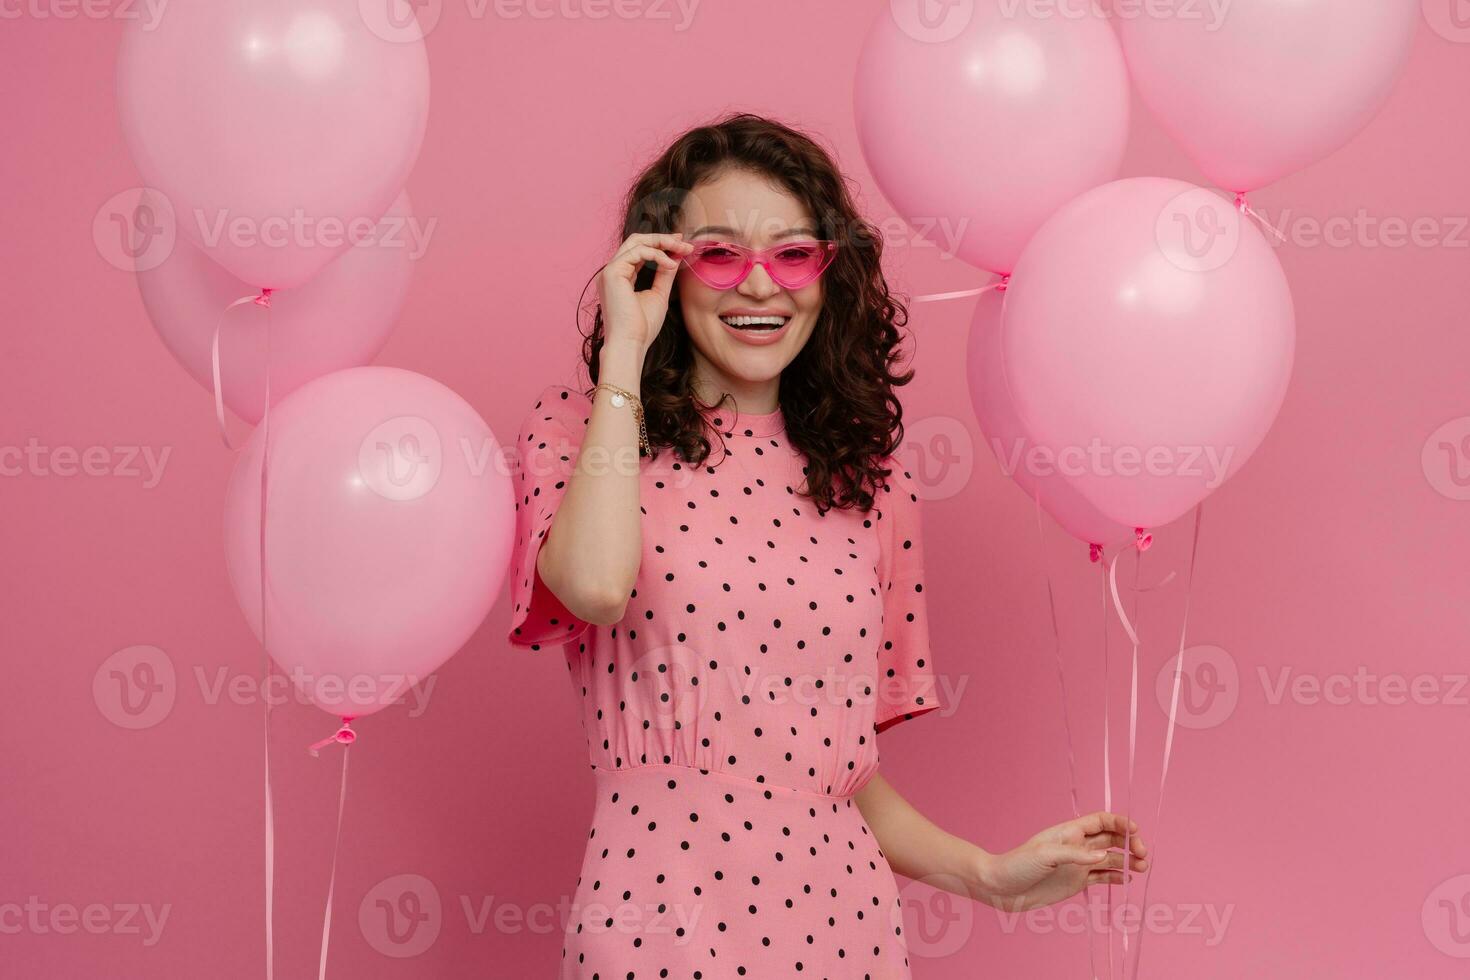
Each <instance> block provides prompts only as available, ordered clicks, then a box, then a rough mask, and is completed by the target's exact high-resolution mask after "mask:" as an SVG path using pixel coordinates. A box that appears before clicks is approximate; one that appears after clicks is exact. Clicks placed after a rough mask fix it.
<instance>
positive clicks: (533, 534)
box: [508, 385, 592, 650]
mask: <svg viewBox="0 0 1470 980" xmlns="http://www.w3.org/2000/svg"><path fill="white" fill-rule="evenodd" d="M591 415H592V403H591V401H590V400H589V399H588V398H587V396H586V395H584V394H582V393H581V392H579V391H575V390H573V389H571V388H567V387H566V386H564V385H549V386H547V387H546V388H545V389H544V390H543V391H542V392H541V396H540V398H539V399H538V400H537V401H536V405H535V407H534V408H532V409H531V411H530V413H529V414H528V415H527V416H526V418H525V420H524V421H523V422H522V423H521V431H520V436H519V438H518V439H517V441H516V452H515V453H513V454H512V459H511V461H510V464H509V465H510V468H511V478H512V482H513V486H514V487H515V499H516V538H515V547H514V549H513V551H512V556H511V571H510V575H511V577H510V582H511V601H512V606H511V619H510V632H509V636H508V639H509V640H510V642H511V643H513V644H516V645H517V646H529V647H530V648H531V649H532V650H538V649H540V647H541V645H542V644H557V645H560V644H565V643H570V642H571V641H573V640H575V639H577V637H579V636H581V635H582V634H583V633H585V632H586V630H587V627H588V626H589V625H590V624H589V623H588V622H587V621H586V620H583V619H578V618H577V617H576V616H573V615H572V614H571V613H570V612H569V611H568V610H567V608H566V607H565V606H563V605H562V604H561V600H559V599H558V598H557V597H556V595H555V594H554V593H553V592H552V591H551V590H550V589H549V588H547V586H546V584H545V583H544V582H542V581H541V578H540V576H539V575H538V574H537V573H536V556H537V555H538V554H540V552H541V544H542V542H544V541H545V540H546V533H547V531H549V530H550V528H551V520H552V517H554V516H555V514H556V508H557V505H558V504H560V503H561V499H562V497H563V495H565V494H566V490H567V482H568V481H569V480H570V479H571V477H572V472H573V470H574V469H575V468H576V463H577V452H578V450H579V448H580V447H581V444H582V437H583V436H584V435H585V433H586V431H587V421H588V419H590V418H591Z"/></svg>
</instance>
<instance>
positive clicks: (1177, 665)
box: [1124, 502, 1205, 980]
mask: <svg viewBox="0 0 1470 980" xmlns="http://www.w3.org/2000/svg"><path fill="white" fill-rule="evenodd" d="M1204 506H1205V505H1204V503H1203V502H1201V503H1198V504H1195V506H1194V539H1193V540H1192V541H1191V542H1190V545H1189V573H1188V576H1187V577H1186V579H1185V586H1184V619H1183V622H1181V623H1180V625H1179V652H1178V654H1176V655H1175V658H1174V692H1173V693H1172V694H1171V695H1170V696H1169V721H1168V726H1167V728H1166V729H1165V732H1166V734H1165V735H1164V763H1163V767H1162V768H1161V769H1160V771H1159V796H1158V800H1157V803H1156V805H1155V807H1154V830H1153V834H1154V851H1153V854H1152V855H1151V857H1150V863H1151V869H1150V873H1149V874H1147V875H1145V876H1144V879H1143V901H1142V912H1143V915H1146V914H1147V913H1148V886H1149V883H1150V882H1152V881H1153V873H1152V870H1153V869H1154V868H1157V867H1158V860H1159V844H1158V841H1159V819H1160V817H1161V816H1162V815H1163V812H1164V781H1165V780H1167V779H1168V778H1169V758H1170V756H1171V755H1172V754H1173V751H1174V722H1175V719H1176V718H1177V717H1178V714H1179V681H1180V677H1181V675H1183V673H1184V643H1185V635H1186V634H1187V632H1188V630H1189V597H1190V595H1191V594H1192V593H1193V592H1194V559H1195V556H1196V555H1197V554H1199V522H1200V516H1201V514H1202V512H1203V511H1204ZM1124 853H1125V854H1126V853H1127V852H1126V851H1125V852H1124ZM1139 921H1140V922H1141V921H1143V916H1142V915H1140V917H1139ZM1142 957H1143V932H1142V931H1140V932H1139V934H1138V945H1137V947H1135V949H1134V951H1133V973H1132V976H1133V978H1134V980H1137V977H1138V962H1139V960H1140V959H1141V958H1142ZM1125 972H1126V969H1125Z"/></svg>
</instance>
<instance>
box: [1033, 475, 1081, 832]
mask: <svg viewBox="0 0 1470 980" xmlns="http://www.w3.org/2000/svg"><path fill="white" fill-rule="evenodd" d="M1032 497H1033V499H1034V500H1035V501H1036V540H1037V542H1038V543H1039V545H1040V548H1041V569H1042V573H1043V574H1044V575H1045V576H1046V604H1047V608H1048V609H1050V611H1051V636H1052V650H1053V651H1054V652H1055V654H1056V661H1057V686H1058V687H1060V688H1061V695H1062V727H1063V728H1064V729H1065V731H1066V733H1067V771H1068V773H1069V774H1070V775H1071V790H1072V816H1074V817H1080V816H1082V809H1081V807H1080V806H1079V805H1078V803H1077V754H1076V752H1075V751H1074V749H1073V744H1072V715H1071V712H1070V711H1068V709H1067V674H1066V671H1065V670H1064V669H1063V667H1062V632H1061V629H1060V627H1058V625H1057V599H1056V593H1055V591H1054V590H1053V588H1052V584H1051V565H1050V563H1049V562H1048V561H1047V560H1046V535H1045V533H1044V532H1043V531H1042V528H1041V494H1040V492H1039V491H1033V493H1032Z"/></svg>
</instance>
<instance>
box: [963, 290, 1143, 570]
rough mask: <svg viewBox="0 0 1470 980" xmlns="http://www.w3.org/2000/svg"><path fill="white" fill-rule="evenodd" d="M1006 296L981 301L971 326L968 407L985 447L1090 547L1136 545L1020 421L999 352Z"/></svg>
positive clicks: (1129, 533)
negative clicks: (1128, 542)
mask: <svg viewBox="0 0 1470 980" xmlns="http://www.w3.org/2000/svg"><path fill="white" fill-rule="evenodd" d="M1004 295H1005V294H1004V293H998V292H992V293H987V294H986V295H984V296H982V297H980V303H979V305H978V306H976V308H975V318H974V320H973V322H972V323H971V325H970V344H969V349H968V351H967V359H968V375H969V381H970V402H971V404H972V405H974V407H975V418H976V419H977V420H978V421H979V422H980V428H981V430H982V431H983V432H984V434H985V440H986V443H987V445H989V446H990V450H991V452H993V453H995V458H996V460H997V462H999V464H1000V467H1001V469H1002V470H1003V471H1004V472H1005V473H1006V475H1008V476H1009V477H1011V479H1013V480H1015V481H1016V485H1017V486H1018V487H1020V488H1021V490H1022V491H1024V492H1025V494H1026V496H1027V497H1035V496H1039V497H1040V498H1041V508H1042V510H1045V511H1046V512H1047V513H1048V514H1050V515H1051V516H1052V517H1053V518H1054V519H1055V520H1056V522H1057V523H1058V524H1060V525H1061V526H1062V528H1063V529H1064V530H1065V531H1066V532H1067V533H1068V534H1070V535H1072V536H1073V537H1075V538H1078V539H1080V540H1081V541H1083V542H1085V543H1087V544H1099V545H1111V544H1116V543H1118V542H1121V541H1124V540H1132V538H1133V529H1132V528H1131V527H1124V526H1123V525H1122V524H1119V523H1118V522H1117V521H1115V520H1112V519H1110V518H1108V517H1106V516H1104V515H1103V514H1102V513H1101V512H1100V511H1099V510H1098V509H1097V508H1096V507H1095V506H1093V504H1092V503H1091V502H1090V501H1089V500H1088V499H1087V498H1086V497H1084V496H1082V494H1081V493H1079V492H1078V491H1077V490H1076V488H1074V487H1073V486H1072V485H1071V484H1070V483H1068V482H1067V481H1066V480H1065V479H1063V477H1062V475H1061V474H1060V473H1058V472H1057V470H1056V468H1055V466H1053V465H1051V463H1050V462H1049V461H1048V460H1047V459H1046V458H1045V456H1044V454H1043V452H1039V451H1038V449H1040V448H1041V447H1037V446H1035V445H1033V444H1032V442H1031V441H1030V437H1029V436H1028V435H1027V434H1026V431H1025V429H1023V428H1022V427H1021V420H1020V418H1019V417H1017V415H1016V408H1015V404H1014V402H1013V401H1012V399H1011V392H1010V387H1009V385H1008V383H1007V381H1006V375H1005V364H1004V361H1003V360H1002V356H1001V355H1002V352H1001V343H1000V341H1001V310H1002V300H1003V297H1004Z"/></svg>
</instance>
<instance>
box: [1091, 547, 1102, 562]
mask: <svg viewBox="0 0 1470 980" xmlns="http://www.w3.org/2000/svg"><path fill="white" fill-rule="evenodd" d="M1102 555H1103V546H1102V545H1100V544H1089V545H1088V546H1087V559H1088V561H1094V562H1097V561H1102Z"/></svg>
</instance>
